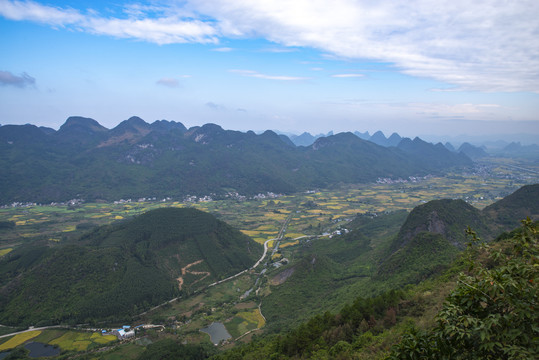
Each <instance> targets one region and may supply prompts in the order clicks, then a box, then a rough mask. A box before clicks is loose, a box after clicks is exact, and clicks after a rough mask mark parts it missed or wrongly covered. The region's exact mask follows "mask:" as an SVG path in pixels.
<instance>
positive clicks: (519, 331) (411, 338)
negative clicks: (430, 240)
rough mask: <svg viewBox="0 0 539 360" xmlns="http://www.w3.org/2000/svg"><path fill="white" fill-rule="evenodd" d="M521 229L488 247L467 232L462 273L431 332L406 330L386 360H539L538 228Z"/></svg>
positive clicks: (526, 225) (526, 222) (527, 222)
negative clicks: (466, 246)
mask: <svg viewBox="0 0 539 360" xmlns="http://www.w3.org/2000/svg"><path fill="white" fill-rule="evenodd" d="M522 223H523V226H522V228H520V229H518V230H516V231H514V232H513V233H512V237H511V238H510V239H508V241H504V242H501V243H498V244H495V245H493V246H490V245H487V244H479V242H480V240H479V239H478V237H477V235H476V234H475V232H473V231H472V230H471V229H468V230H467V234H468V236H470V237H471V242H470V243H469V244H468V249H467V255H468V257H467V265H468V272H467V273H461V274H460V276H459V280H458V283H457V287H456V288H455V290H454V291H453V292H452V293H451V294H450V296H449V297H448V299H447V301H446V302H445V303H444V305H443V308H442V309H441V311H440V312H439V313H438V315H437V319H436V320H437V326H436V327H435V328H434V329H432V330H430V331H427V332H421V331H418V330H416V329H411V331H409V332H408V333H407V334H405V335H404V336H403V338H402V340H401V342H400V343H399V344H398V345H396V346H395V347H394V348H393V351H392V353H391V354H390V356H389V359H423V358H429V359H537V358H539V311H538V307H537V303H538V295H539V294H538V287H537V281H538V277H539V242H538V224H537V223H535V224H534V223H532V221H531V220H530V219H529V218H528V219H526V220H524V221H523V222H522ZM477 244H479V245H478V246H476V245H477Z"/></svg>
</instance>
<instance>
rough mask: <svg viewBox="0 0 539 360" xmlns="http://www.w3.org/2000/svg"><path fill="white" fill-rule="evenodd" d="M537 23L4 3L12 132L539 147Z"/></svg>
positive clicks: (192, 5)
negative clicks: (162, 124) (212, 134)
mask: <svg viewBox="0 0 539 360" xmlns="http://www.w3.org/2000/svg"><path fill="white" fill-rule="evenodd" d="M375 3H376V4H375ZM538 18H539V2H537V1H531V0H530V1H525V0H523V1H514V2H506V1H495V0H492V1H476V2H469V1H457V0H453V1H447V2H445V1H426V0H425V1H414V2H410V1H398V0H395V1H378V2H372V1H352V0H295V1H285V0H272V1H269V0H268V1H263V0H252V1H226V0H193V1H190V0H187V1H138V2H137V1H134V2H123V1H115V2H103V1H11V0H0V35H1V36H0V53H1V54H2V55H1V56H0V124H4V125H5V124H24V123H33V124H37V125H43V126H50V127H53V128H58V127H59V126H60V125H61V124H62V123H63V122H64V121H65V119H66V118H67V117H68V116H71V115H80V116H87V117H91V118H94V119H96V120H97V121H99V122H100V123H101V124H103V125H104V126H106V127H109V128H112V127H114V126H116V125H117V124H118V123H119V122H120V121H122V120H125V119H127V118H129V117H130V116H132V115H138V116H140V117H142V118H143V119H145V120H146V121H148V122H153V121H155V120H158V119H167V120H175V121H180V122H182V123H184V124H185V125H186V126H188V127H189V126H194V125H202V124H204V123H207V122H213V123H217V124H219V125H221V126H223V127H224V128H226V129H236V130H242V131H244V130H255V131H259V130H264V129H277V130H281V131H286V132H293V133H301V132H303V131H309V132H311V133H313V134H314V133H319V132H327V131H329V130H333V131H336V132H339V131H355V130H359V131H370V132H371V133H372V132H374V131H376V130H382V131H384V132H385V133H386V134H387V135H389V134H390V133H391V132H393V131H397V132H399V133H400V134H401V135H404V136H416V135H421V134H434V135H442V134H453V135H457V134H468V135H480V134H481V135H482V134H486V135H488V134H514V133H528V134H529V133H532V134H538V135H539V36H537V34H538V33H539V22H538V21H537V20H536V19H538Z"/></svg>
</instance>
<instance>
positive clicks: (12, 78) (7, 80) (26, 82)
mask: <svg viewBox="0 0 539 360" xmlns="http://www.w3.org/2000/svg"><path fill="white" fill-rule="evenodd" d="M35 83H36V79H34V78H33V77H31V76H30V75H28V74H27V73H25V72H23V73H22V74H21V75H20V76H17V75H14V74H13V73H11V72H9V71H2V70H0V85H4V86H16V87H20V88H24V87H27V86H33V85H35Z"/></svg>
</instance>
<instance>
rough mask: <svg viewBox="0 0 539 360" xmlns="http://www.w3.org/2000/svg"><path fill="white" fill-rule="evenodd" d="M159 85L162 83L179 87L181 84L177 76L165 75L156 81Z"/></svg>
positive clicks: (171, 86)
mask: <svg viewBox="0 0 539 360" xmlns="http://www.w3.org/2000/svg"><path fill="white" fill-rule="evenodd" d="M155 83H156V84H157V85H162V86H166V87H170V88H177V87H179V86H180V81H179V80H178V79H175V78H169V77H164V78H161V79H159V80H157V81H156V82H155Z"/></svg>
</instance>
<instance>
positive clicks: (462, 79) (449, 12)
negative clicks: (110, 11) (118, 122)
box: [0, 0, 539, 93]
mask: <svg viewBox="0 0 539 360" xmlns="http://www.w3.org/2000/svg"><path fill="white" fill-rule="evenodd" d="M152 4H159V6H156V5H152V6H142V5H137V6H135V5H130V6H126V7H125V10H124V14H123V17H119V16H117V17H113V16H109V17H105V16H102V15H100V14H98V13H95V12H86V13H83V12H81V11H79V10H76V9H72V8H61V7H54V6H48V5H42V4H40V3H38V2H35V1H10V0H0V15H1V16H3V17H5V18H7V19H11V20H28V21H34V22H40V23H44V24H49V25H50V26H53V27H66V28H69V29H70V30H75V31H85V32H89V33H93V34H100V35H108V36H114V37H118V38H130V39H137V40H142V41H148V42H153V43H157V44H171V43H187V42H191V43H214V44H217V43H218V42H219V39H221V38H224V37H230V38H234V39H251V38H265V39H267V40H269V41H271V42H273V43H275V44H278V47H279V48H281V49H287V48H294V49H297V48H300V47H310V48H315V49H318V50H320V51H321V52H323V53H324V54H327V55H329V56H332V57H334V58H335V57H336V58H346V59H349V60H358V61H364V60H369V61H373V60H374V61H381V62H384V63H388V64H390V65H393V66H394V67H395V69H397V70H399V71H401V72H403V73H405V74H408V75H411V76H417V77H427V78H433V79H436V80H439V81H442V82H445V83H448V84H452V85H455V86H456V87H458V88H460V89H463V90H479V91H486V92H494V91H504V92H507V91H532V92H538V93H539V36H537V34H538V33H539V22H538V21H537V19H538V18H539V2H538V1H535V0H521V1H511V2H507V1H505V0H484V1H472V2H470V1H466V0H453V1H447V2H438V1H434V2H433V1H430V0H418V1H413V2H411V1H409V0H380V1H377V2H372V1H369V0H337V1H335V0H295V1H288V0H272V1H229V0H182V1H180V0H177V1H171V2H156V3H153V2H152ZM161 4H163V5H161ZM125 16H127V17H125ZM223 49H224V48H223ZM246 76H253V77H260V78H271V77H267V76H266V75H263V74H253V75H246ZM285 79H286V77H283V78H282V80H285Z"/></svg>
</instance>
